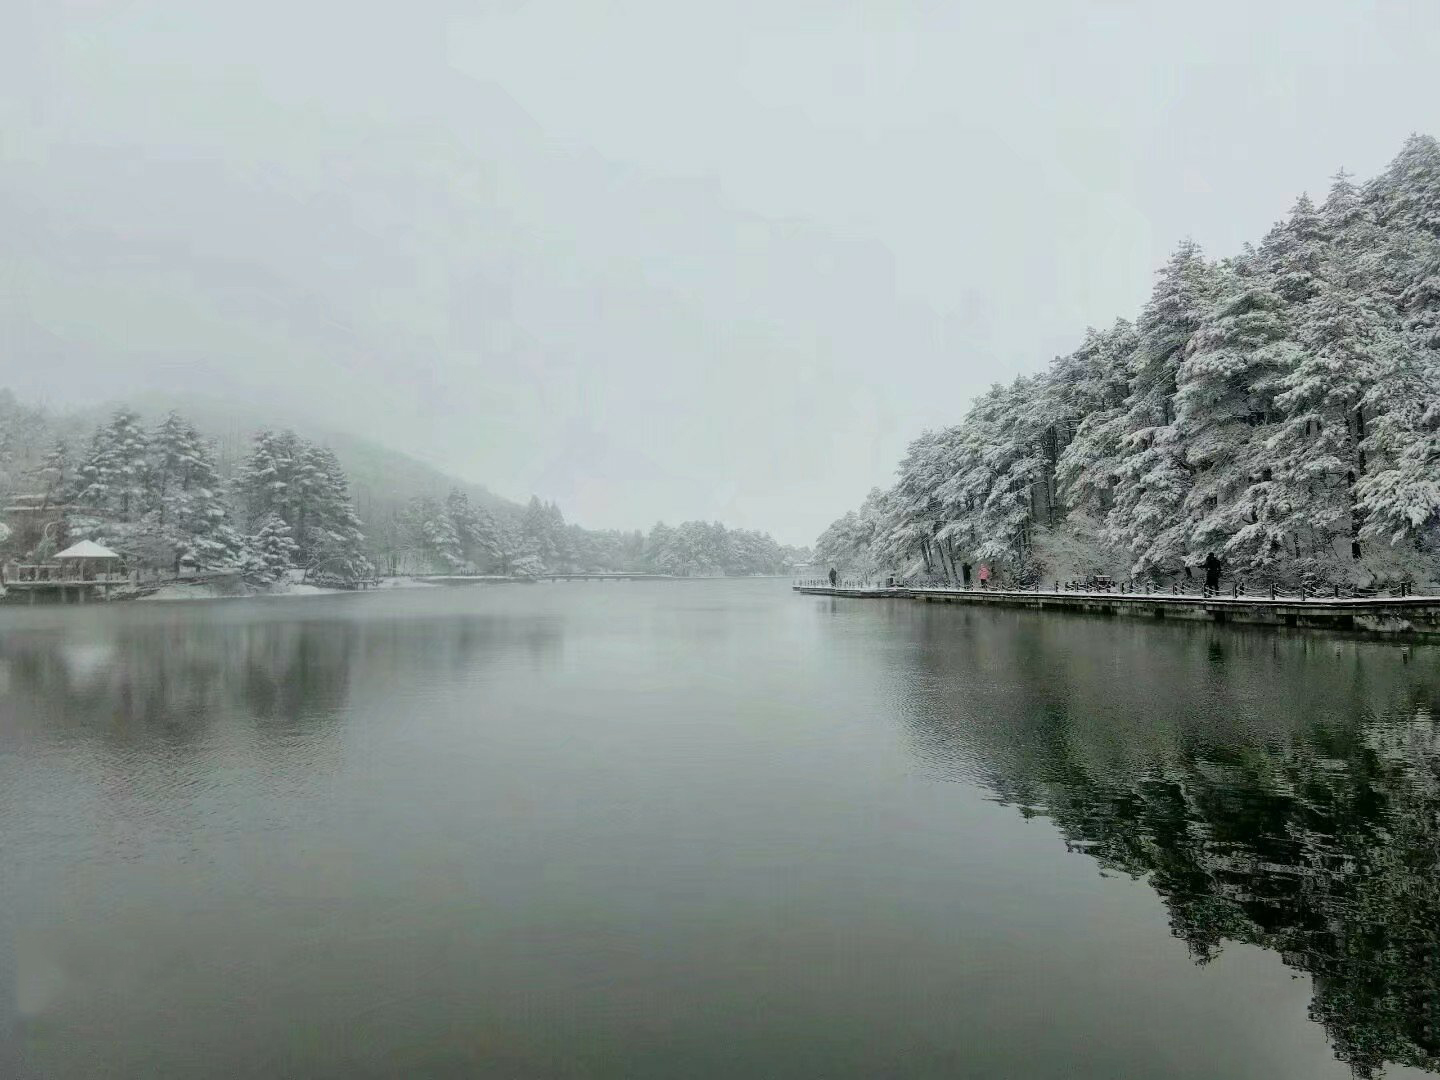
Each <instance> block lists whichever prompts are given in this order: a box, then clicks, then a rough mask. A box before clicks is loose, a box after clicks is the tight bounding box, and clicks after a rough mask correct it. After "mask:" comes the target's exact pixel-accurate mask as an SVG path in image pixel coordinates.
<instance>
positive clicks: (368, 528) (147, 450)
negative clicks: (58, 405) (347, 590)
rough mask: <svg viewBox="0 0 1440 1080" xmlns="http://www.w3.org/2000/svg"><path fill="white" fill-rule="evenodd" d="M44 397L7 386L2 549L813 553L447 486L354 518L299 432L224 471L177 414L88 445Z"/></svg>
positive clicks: (398, 561)
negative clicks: (83, 543)
mask: <svg viewBox="0 0 1440 1080" xmlns="http://www.w3.org/2000/svg"><path fill="white" fill-rule="evenodd" d="M63 434H64V428H63V427H62V426H60V425H58V424H57V423H56V422H55V421H54V419H53V418H52V417H50V416H49V415H48V414H47V413H45V412H44V411H43V410H39V409H33V408H28V407H26V406H24V405H22V404H20V403H19V402H17V401H16V400H15V398H14V396H13V395H11V394H9V393H8V392H0V498H3V500H4V505H5V517H4V520H3V524H0V554H3V555H4V556H5V557H6V558H9V559H20V560H35V561H43V560H45V559H46V558H48V557H50V556H51V555H53V554H54V553H55V552H56V551H58V550H59V549H60V548H62V547H64V546H66V545H68V544H69V543H72V542H74V541H76V540H80V539H93V540H96V541H98V542H100V543H103V544H104V545H105V546H107V547H110V548H112V549H113V550H115V551H117V552H119V553H120V554H122V555H124V556H125V557H126V559H127V561H128V562H129V563H130V564H131V565H132V566H137V567H147V568H157V569H159V568H164V569H167V570H170V571H172V572H174V573H177V574H178V573H181V572H182V571H191V572H201V571H207V570H231V571H234V570H240V571H242V572H243V573H244V574H245V575H246V576H247V577H249V578H251V579H253V580H256V581H274V580H278V579H279V578H281V577H283V576H286V575H288V574H290V573H291V572H293V571H297V570H298V571H302V572H303V573H304V574H305V575H306V577H307V579H309V580H322V581H329V582H333V583H342V584H343V583H353V582H356V581H360V580H364V579H367V578H370V577H373V576H374V575H375V574H376V573H377V572H388V573H475V574H503V575H515V576H527V575H532V576H533V575H536V574H542V573H546V572H553V571H561V572H564V571H592V570H596V571H598V570H609V571H615V570H630V571H653V572H660V573H670V574H682V575H697V574H731V575H742V574H774V573H783V572H785V571H786V570H787V568H788V567H789V566H791V565H792V564H794V563H796V562H800V561H803V560H804V559H805V557H806V556H807V555H808V552H806V551H803V550H798V549H793V548H784V547H781V546H780V545H779V544H777V543H776V542H775V541H774V540H773V539H772V538H771V537H769V536H768V535H766V534H763V533H755V532H747V531H744V530H730V529H726V528H725V527H724V526H723V525H720V524H718V523H715V524H707V523H704V522H686V523H685V524H683V525H680V526H678V527H676V528H670V527H669V526H666V525H663V524H661V525H656V526H655V528H654V529H652V530H651V532H650V534H649V535H648V536H646V535H644V534H642V533H640V532H638V531H637V532H631V533H626V532H614V531H594V530H588V529H583V528H580V527H579V526H577V525H569V524H566V522H565V519H564V516H563V515H562V514H561V512H560V509H559V507H558V506H556V505H555V504H554V503H543V502H541V501H540V500H539V499H538V498H532V499H531V500H530V502H529V505H528V506H524V507H521V506H515V505H514V504H506V503H500V504H498V505H491V506H484V505H480V504H479V503H477V502H472V500H471V499H470V497H469V495H468V494H467V493H466V492H465V491H463V490H461V489H459V488H458V487H457V488H455V489H453V490H452V491H451V492H450V493H449V495H448V496H447V497H446V498H444V499H438V498H435V497H433V496H429V495H416V496H413V497H410V498H409V499H408V501H404V500H393V503H394V504H395V505H398V506H399V507H400V508H399V509H395V510H391V511H390V512H388V513H385V514H384V515H383V516H382V518H381V519H380V520H378V521H374V522H369V523H367V522H362V521H361V519H360V517H359V515H358V514H357V513H356V510H355V505H354V502H353V500H352V498H351V493H350V484H349V480H348V478H347V476H346V474H345V470H344V469H343V468H342V466H341V464H340V462H339V460H338V459H337V458H336V456H335V454H334V453H333V452H332V451H330V450H329V449H327V448H326V447H324V446H320V445H318V444H316V443H313V442H310V441H309V440H307V439H304V438H302V437H301V436H299V435H297V434H295V433H294V432H292V431H272V430H262V431H260V432H258V433H256V434H255V436H254V438H253V439H252V441H251V443H250V445H249V448H248V451H247V452H246V453H245V454H244V455H243V456H242V457H241V458H240V459H239V460H238V461H237V462H236V463H235V464H234V465H233V467H232V468H231V469H230V470H229V475H222V473H223V470H222V468H221V466H220V464H219V463H218V456H217V453H216V448H215V446H214V444H213V443H212V442H211V441H210V440H207V439H206V438H204V437H203V436H202V435H201V433H200V432H199V430H198V429H197V428H196V426H195V425H194V424H192V423H191V422H190V421H188V420H187V419H185V418H184V417H183V416H181V415H179V414H178V413H174V412H172V413H170V414H169V415H167V416H165V417H164V418H163V419H161V420H160V421H159V423H157V424H155V425H153V426H148V427H147V426H146V425H145V424H143V423H142V422H141V419H140V417H139V416H138V414H136V413H135V412H134V411H132V410H130V409H126V408H122V409H119V410H117V411H116V412H115V413H114V414H113V415H112V416H111V417H110V418H109V419H108V420H107V421H106V422H104V423H102V424H101V425H100V426H99V427H98V428H96V429H95V430H94V431H93V432H92V433H91V434H90V435H89V437H88V438H87V439H85V440H84V441H83V444H82V445H79V446H72V445H70V443H69V442H67V440H66V439H65V438H64V437H63Z"/></svg>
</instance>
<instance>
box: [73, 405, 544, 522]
mask: <svg viewBox="0 0 1440 1080" xmlns="http://www.w3.org/2000/svg"><path fill="white" fill-rule="evenodd" d="M120 405H128V406H130V407H131V408H133V409H135V410H137V411H138V412H140V413H141V414H142V416H144V417H145V419H146V420H150V421H153V420H156V419H158V418H160V417H162V416H164V415H165V414H166V413H167V412H169V411H170V410H172V409H173V410H175V411H176V412H179V413H181V414H182V415H184V416H186V417H187V418H189V419H190V420H192V421H193V422H194V423H195V425H196V426H197V427H198V428H199V429H200V430H201V431H202V432H203V433H204V434H205V435H206V436H207V437H209V438H211V439H214V440H215V443H216V449H217V451H218V454H217V457H218V459H219V465H220V469H221V472H222V473H224V474H226V475H229V474H230V473H231V472H232V471H233V470H234V467H235V465H236V464H237V463H238V462H239V461H240V460H241V458H243V457H244V456H245V454H246V453H247V452H248V450H249V447H250V443H251V440H252V438H253V437H254V434H255V432H257V431H260V430H262V429H264V428H289V429H293V430H294V431H296V432H298V433H299V434H301V435H303V436H305V437H306V438H309V439H312V440H314V441H316V442H319V443H322V444H324V445H325V446H328V447H329V448H330V449H331V450H333V451H334V452H335V456H336V457H337V458H339V459H340V464H341V465H342V466H344V469H345V472H346V474H347V475H348V476H349V478H350V487H351V493H352V495H353V497H354V499H355V509H356V511H357V512H358V513H359V514H360V517H361V518H362V519H363V520H365V521H368V522H379V521H382V520H384V519H385V518H387V517H388V516H389V515H390V514H391V513H393V512H396V511H398V510H399V509H400V508H401V507H402V506H404V504H405V503H406V502H408V501H409V500H410V499H412V498H414V497H416V496H429V497H432V498H437V499H438V498H444V496H445V495H446V494H447V493H448V492H449V491H450V490H451V489H452V488H459V489H460V490H461V491H463V492H465V493H466V494H467V495H468V496H469V497H470V498H471V500H472V501H474V502H475V503H477V504H479V505H481V506H484V507H485V508H486V509H491V510H498V509H509V510H511V511H516V512H518V511H519V509H520V507H519V506H518V504H516V503H514V502H511V501H510V500H508V499H505V498H502V497H501V496H499V495H496V494H495V493H494V492H492V491H491V490H490V489H489V488H487V487H485V486H484V485H483V484H475V483H470V482H468V481H465V480H460V479H457V478H456V477H454V476H450V475H448V474H447V473H445V472H443V471H442V470H441V469H439V468H437V467H436V466H434V465H430V464H428V463H426V462H423V461H420V460H419V459H418V458H415V457H412V456H410V455H409V454H406V453H403V452H401V451H399V450H396V449H394V448H393V447H390V446H387V445H385V444H384V443H382V442H378V441H376V440H373V439H366V438H363V437H361V436H358V435H354V434H351V433H348V432H343V431H335V430H332V429H327V428H326V427H324V426H323V425H320V424H317V423H315V422H314V421H312V420H310V419H308V418H307V417H305V416H304V415H303V414H301V413H299V412H298V411H295V410H290V409H286V408H285V407H284V406H283V405H277V406H275V408H273V409H264V410H262V409H257V408H255V407H254V406H252V405H248V404H242V403H234V402H228V401H221V400H219V399H216V398H209V397H205V396H203V395H193V394H165V393H143V394H135V395H132V396H129V397H127V398H125V399H124V400H123V401H120V400H116V401H110V402H106V403H104V404H103V405H97V406H92V407H89V408H84V409H76V410H71V411H66V412H64V413H61V414H59V415H58V416H57V418H56V423H57V425H59V426H62V427H63V428H64V429H65V431H66V433H67V435H72V436H73V437H71V439H70V441H71V442H72V444H73V445H75V446H80V445H82V444H83V440H84V439H85V438H87V437H88V436H89V433H90V431H92V430H93V429H94V428H95V427H96V426H97V425H98V424H99V423H101V422H102V421H103V420H104V419H105V418H107V417H108V416H109V415H110V414H111V413H112V412H114V410H115V409H116V408H117V407H118V406H120ZM72 429H73V431H72ZM383 434H384V433H383V432H381V433H380V435H381V437H382V438H383Z"/></svg>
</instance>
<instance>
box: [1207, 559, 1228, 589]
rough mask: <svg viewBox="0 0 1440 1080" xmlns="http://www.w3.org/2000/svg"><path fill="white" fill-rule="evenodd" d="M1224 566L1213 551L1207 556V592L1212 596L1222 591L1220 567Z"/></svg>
mask: <svg viewBox="0 0 1440 1080" xmlns="http://www.w3.org/2000/svg"><path fill="white" fill-rule="evenodd" d="M1223 565H1224V563H1222V562H1221V561H1220V560H1219V559H1217V558H1216V557H1215V553H1214V552H1213V551H1212V552H1210V553H1209V554H1208V555H1206V556H1205V592H1206V593H1207V594H1209V595H1211V596H1214V595H1215V594H1216V593H1218V592H1219V591H1220V567H1221V566H1223Z"/></svg>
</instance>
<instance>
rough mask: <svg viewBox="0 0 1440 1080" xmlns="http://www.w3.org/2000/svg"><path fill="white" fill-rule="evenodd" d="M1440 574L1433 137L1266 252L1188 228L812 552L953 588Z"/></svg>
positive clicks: (1291, 217)
mask: <svg viewBox="0 0 1440 1080" xmlns="http://www.w3.org/2000/svg"><path fill="white" fill-rule="evenodd" d="M1212 551H1213V552H1215V553H1216V554H1217V555H1219V556H1220V557H1221V558H1222V559H1224V560H1225V562H1226V564H1227V565H1228V567H1229V569H1230V571H1231V572H1232V573H1235V574H1238V575H1239V576H1240V577H1242V578H1245V579H1247V580H1250V581H1253V582H1256V583H1260V582H1266V581H1273V582H1280V583H1287V582H1296V581H1311V582H1317V583H1318V582H1325V583H1330V582H1334V583H1354V584H1371V583H1379V582H1396V581H1407V582H1413V581H1421V582H1433V581H1435V580H1437V578H1440V573H1437V570H1440V143H1437V142H1436V140H1435V139H1433V138H1430V137H1426V136H1419V135H1417V136H1412V137H1411V138H1410V139H1409V140H1408V141H1407V142H1406V144H1405V146H1404V148H1403V149H1402V150H1401V152H1400V154H1399V156H1398V157H1396V158H1395V160H1394V162H1393V163H1392V164H1391V165H1390V166H1389V168H1388V169H1386V170H1385V172H1383V173H1382V174H1381V175H1379V176H1377V177H1375V178H1374V179H1373V180H1371V181H1369V182H1368V183H1364V184H1357V183H1355V182H1353V181H1352V179H1351V178H1350V177H1349V176H1347V175H1346V174H1345V173H1344V172H1341V173H1339V174H1338V175H1336V176H1335V177H1334V179H1333V184H1332V186H1331V187H1330V190H1329V193H1328V195H1327V196H1326V197H1325V198H1324V200H1323V201H1322V202H1320V203H1319V204H1318V205H1317V204H1316V203H1315V202H1313V201H1312V200H1311V199H1310V198H1309V197H1307V196H1305V195H1301V196H1300V198H1299V199H1298V200H1297V201H1296V202H1295V204H1294V206H1293V207H1292V208H1291V210H1290V212H1289V214H1288V215H1287V216H1286V217H1285V219H1284V220H1283V221H1280V222H1279V223H1277V224H1276V225H1275V226H1274V227H1273V228H1272V229H1271V230H1270V232H1269V233H1268V234H1267V235H1266V236H1265V237H1264V239H1263V240H1262V241H1261V242H1260V244H1259V245H1258V246H1250V245H1247V246H1246V247H1245V249H1244V250H1243V251H1241V252H1240V253H1239V254H1238V255H1235V256H1234V257H1231V258H1227V259H1223V260H1221V261H1219V262H1215V261H1211V260H1209V259H1207V258H1206V257H1205V256H1204V255H1203V254H1202V252H1201V250H1200V249H1199V247H1198V246H1197V245H1195V244H1194V243H1192V242H1189V241H1186V242H1184V243H1182V244H1181V245H1180V246H1179V247H1178V248H1177V249H1176V251H1175V252H1174V254H1173V256H1172V257H1171V258H1170V260H1169V262H1168V263H1167V264H1166V265H1165V266H1164V267H1163V268H1162V269H1161V270H1160V271H1159V274H1158V280H1157V281H1156V283H1155V286H1154V291H1153V292H1152V294H1151V296H1150V299H1149V301H1148V302H1147V303H1146V304H1145V305H1144V307H1143V308H1142V310H1141V311H1140V313H1139V315H1138V317H1137V318H1136V319H1135V320H1134V321H1133V322H1132V321H1127V320H1125V319H1120V320H1117V321H1116V322H1115V323H1114V325H1112V326H1109V327H1107V328H1104V329H1099V330H1097V329H1090V330H1088V331H1087V332H1086V334H1085V336H1084V339H1083V341H1081V343H1080V345H1079V347H1078V348H1076V349H1075V351H1074V352H1072V353H1069V354H1068V355H1065V356H1059V357H1056V358H1055V359H1054V360H1053V361H1052V362H1051V364H1050V366H1049V368H1048V369H1047V370H1045V371H1042V372H1040V373H1038V374H1035V375H1032V376H1029V377H1022V378H1019V379H1017V380H1016V381H1015V382H1013V383H1012V384H1010V385H1008V386H1004V385H996V386H994V387H993V388H992V389H990V390H989V391H988V392H987V393H985V394H984V395H982V396H981V397H980V398H979V399H978V400H976V401H975V403H974V405H973V407H972V408H971V409H970V411H969V413H968V414H967V415H966V416H965V417H964V419H963V420H961V422H960V423H958V424H957V425H955V426H954V427H950V428H946V429H944V430H942V431H929V432H926V433H924V434H922V435H921V436H920V437H919V438H917V439H916V440H915V441H914V442H913V443H912V444H911V445H910V447H909V450H908V452H907V453H906V455H905V458H904V460H903V461H902V462H901V463H900V466H899V470H898V478H897V480H896V482H895V484H894V486H893V487H891V488H890V489H889V490H880V489H876V490H874V491H872V492H871V493H870V495H869V496H868V497H867V498H866V500H865V502H864V504H863V505H862V506H861V507H860V508H859V509H858V510H855V511H852V512H850V513H848V514H846V515H845V516H844V517H842V518H840V519H839V520H838V521H835V522H834V523H833V524H831V525H830V526H829V528H827V529H826V530H825V532H824V533H823V534H822V535H821V536H820V538H819V540H818V541H817V546H816V559H817V560H819V561H822V562H826V563H830V564H833V565H836V566H841V567H846V568H850V569H853V570H857V571H862V572H872V573H873V572H882V571H898V572H901V573H908V574H925V575H927V576H934V577H942V578H947V579H951V580H953V579H956V578H958V577H959V576H960V574H959V569H960V568H961V567H962V566H963V564H964V563H967V562H981V561H983V562H987V563H990V564H992V565H993V566H995V567H996V569H997V570H998V573H999V576H1000V577H1001V578H1002V579H1005V580H1009V581H1012V582H1016V583H1028V582H1033V581H1036V580H1037V579H1041V578H1043V579H1049V578H1050V577H1052V576H1053V577H1064V578H1067V579H1068V578H1070V577H1084V576H1088V575H1092V574H1096V575H1099V574H1104V575H1110V576H1113V577H1116V578H1121V577H1136V578H1148V579H1154V580H1164V579H1167V578H1169V577H1170V576H1172V575H1176V574H1179V573H1183V572H1184V568H1185V567H1186V566H1192V565H1194V564H1196V563H1197V562H1199V561H1201V560H1203V559H1204V558H1205V556H1206V554H1207V553H1209V552H1212Z"/></svg>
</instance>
